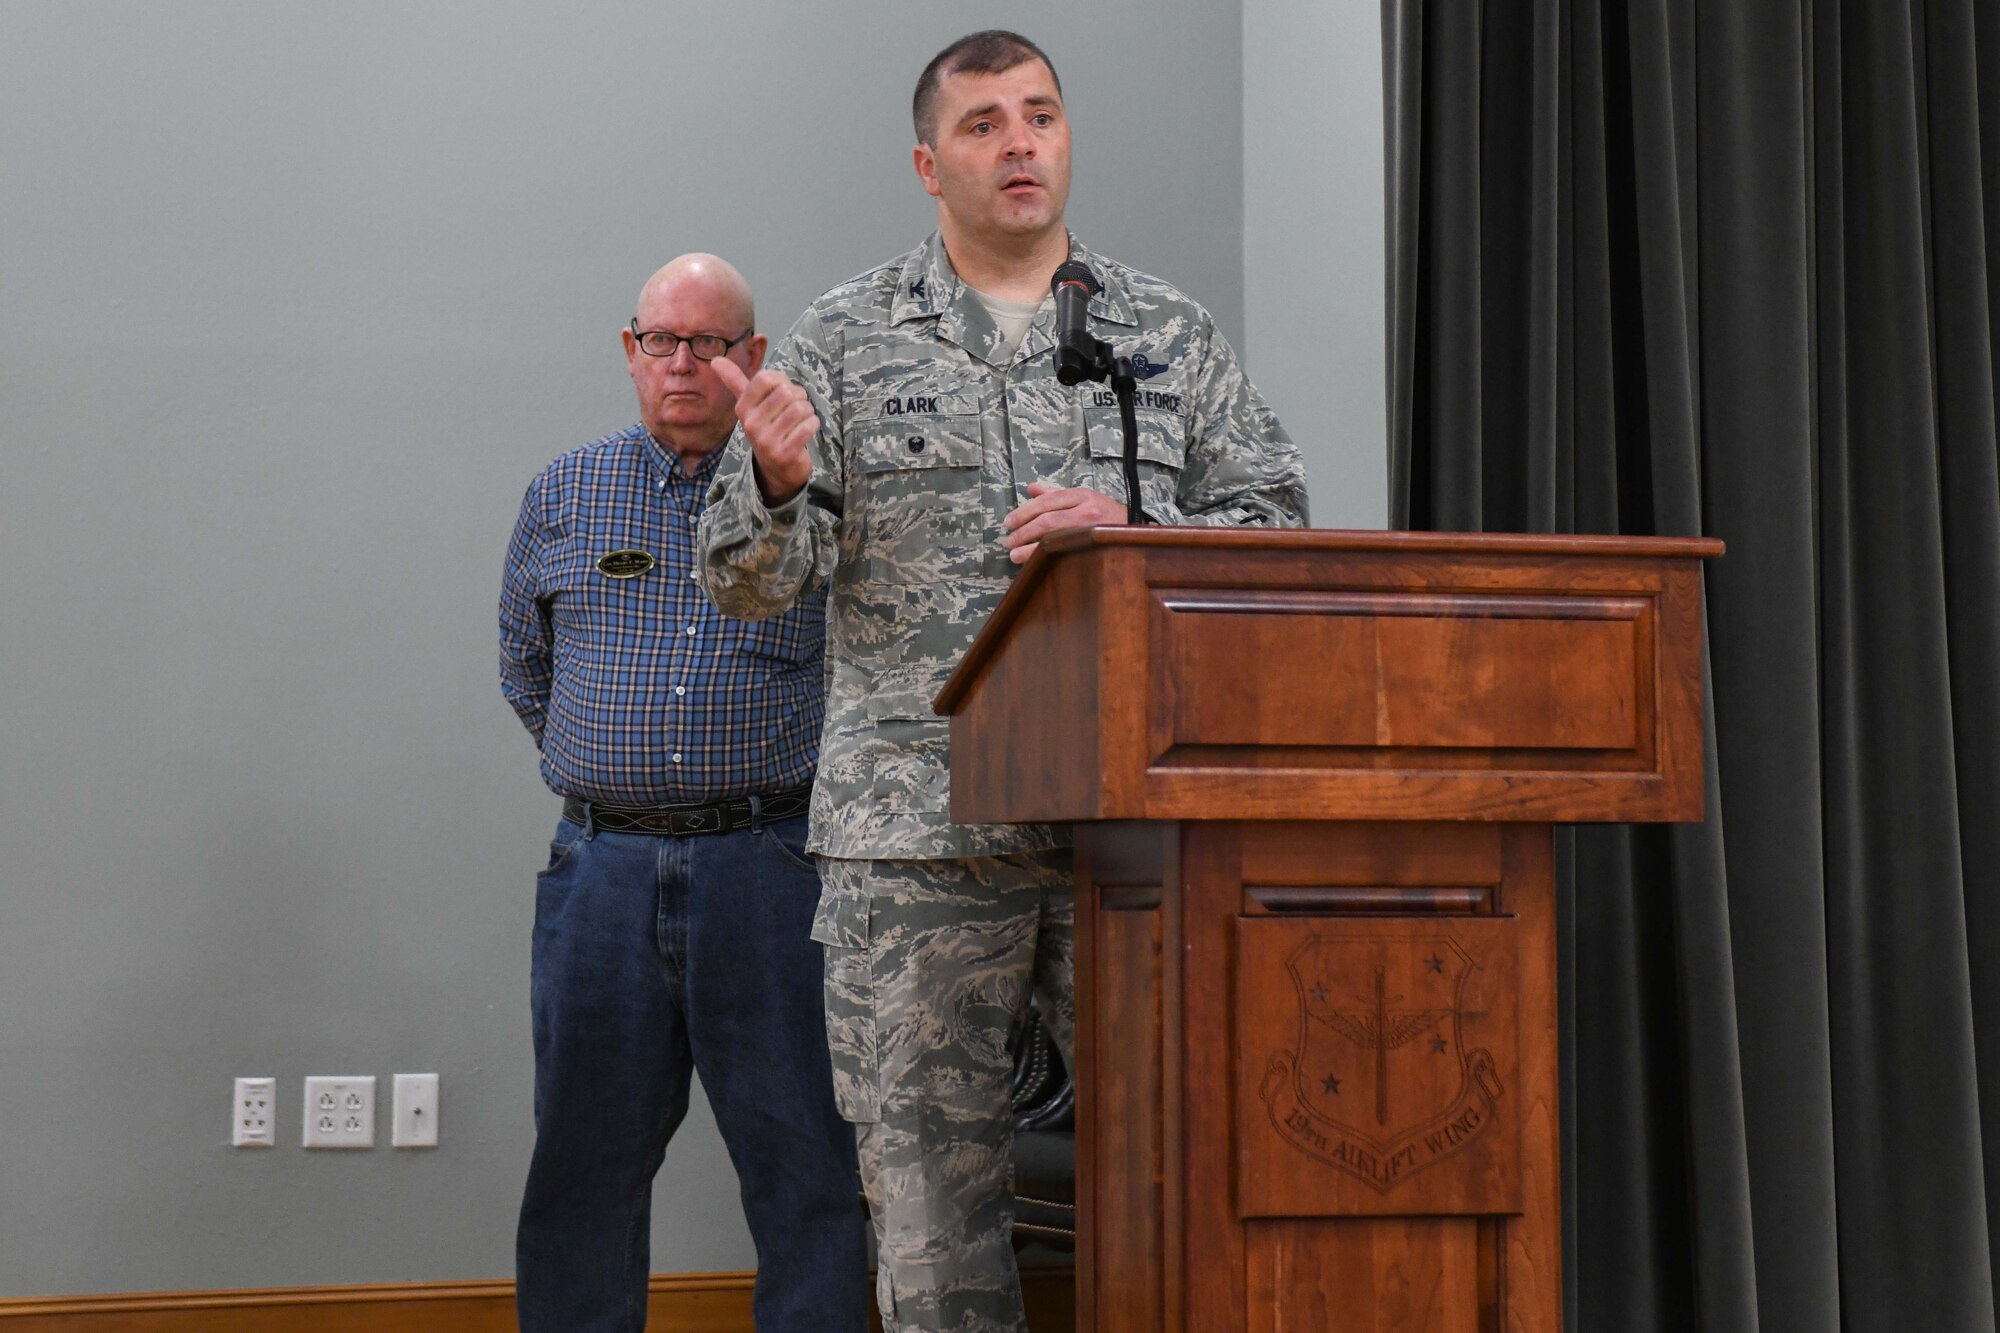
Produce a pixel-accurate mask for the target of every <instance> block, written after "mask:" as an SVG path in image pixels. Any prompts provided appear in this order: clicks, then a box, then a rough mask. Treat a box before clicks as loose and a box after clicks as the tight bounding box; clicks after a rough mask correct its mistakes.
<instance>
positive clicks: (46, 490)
mask: <svg viewBox="0 0 2000 1333" xmlns="http://www.w3.org/2000/svg"><path fill="white" fill-rule="evenodd" d="M1259 2H1260V3H1261V4H1262V5H1263V6H1264V7H1265V8H1268V5H1269V3H1271V0H1259ZM1293 9H1294V10H1295V12H1296V13H1297V14H1305V13H1308V12H1309V11H1308V9H1307V7H1306V6H1304V5H1303V4H1295V5H1294V6H1293ZM857 12H859V11H857V10H855V9H853V8H850V7H846V6H814V5H780V4H776V3H763V2H752V3H739V4H735V5H729V6H722V7H715V6H700V5H692V4H671V5H662V4H659V3H648V4H641V3H636V2H632V3H624V2H621V3H595V4H591V5H588V6H585V7H582V8H581V10H580V12H575V13H564V14H560V15H559V14H558V13H557V12H556V9H555V7H553V6H545V5H535V4H530V3H526V0H511V2H510V3H506V4H498V3H481V4H472V3H456V4H447V3H425V4H416V5H411V4H405V3H396V4H390V3H377V2H360V0H355V2H350V3H343V4H341V5H337V6H307V5H303V4H296V5H272V4H269V3H252V2H250V0H244V2H242V3H234V4H231V3H221V2H220V0H203V2H202V3H179V4H174V5H171V6H169V5H157V4H151V3H144V2H142V0H122V2H118V3H111V2H107V0H72V2H71V3H65V4H62V5H52V4H51V5H31V4H27V3H10V4H5V5H0V181H4V182H5V185H4V187H0V448H3V449H4V452H3V453H0V456H4V458H5V461H6V469H5V472H4V476H5V485H4V487H0V685H4V689H0V849H4V858H0V1015H4V1017H0V1296H9V1295H31V1294H54V1293H63V1292H73V1291H99V1290H103V1291H109V1290H140V1289H152V1288H194V1287H212V1286H267V1285H284V1284H294V1283H326V1282H352V1281H393V1280H402V1279H417V1278H441V1277H478V1276H503V1275H506V1274H507V1273H508V1272H509V1271H510V1270H511V1266H512V1252H511V1244H512V1241H511V1233H512V1215H513V1208H514V1204H515V1201H516V1198H517V1193H518V1189H519V1181H520V1176H521V1171H522V1168H523V1164H524V1163H525V1160H526V1155H527V1150H528V1146H529V1140H530V1127H529V1120H528V1112H529V1089H530V1070H529V1058H528V1027H527V1013H526V994H527V966H526V964H527V948H526V946H527V936H528V929H529V924H530V919H531V914H532V907H531V893H530V890H531V887H532V876H533V872H534V871H535V869H536V868H538V866H539V864H540V861H541V859H542V857H543V855H544V852H545V844H546V838H547V834H548V830H549V827H550V825H551V823H552V818H553V810H552V803H551V798H550V797H549V795H548V793H547V792H546V791H545V790H544V789H543V788H542V787H541V785H540V782H539V780H538V778H537V776H536V773H535V766H534V752H533V747H532V745H531V743H530V742H529V740H528V738H527V736H526V734H525V733H524V732H523V731H522V730H521V729H520V727H519V726H518V724H517V723H516V722H515V721H514V719H513V716H512V714H511V713H510V712H509V710H508V709H507V708H506V706H505V705H504V704H503V703H502V702H501V700H500V698H499V694H498V689H497V685H496V682H495V665H494V657H495V646H494V627H493V600H494V594H495V592H496V589H497V584H498V574H499V560H500V554H501V550H502V547H503V544H504V542H505V539H506V535H507V532H508V529H509V527H510V525H511V523H512V520H513V516H514V512H515V509H516V507H517V505H518V503H519V500H520V495H521V490H522V488H523V487H524V486H525V484H526V483H527V481H528V479H529V477H530V476H532V475H533V473H534V472H535V471H536V469H537V468H539V467H540V466H541V464H542V463H543V462H545V461H546V460H547V459H548V458H549V457H551V456H552V455H554V454H555V453H557V452H559V451H560V450H562V449H564V448H567V447H569V446H571V445H573V444H576V443H579V442H581V441H583V440H585V439H588V438H590V437H592V436H594V435H596V434H599V433H602V432H604V431H608V430H611V429H614V428H616V427H618V426H620V425H623V424H624V423H626V422H628V421H629V420H631V419H632V417H633V415H634V413H633V404H632V401H631V388H630V385H629V383H628V381H627V380H626V379H625V376H624V371H623V365H622V360H621V358H620V356H619V353H618V349H617V343H616V336H615V335H616V330H617V328H618V327H619V325H620V324H622V323H623V321H624V320H625V318H626V317H627V316H628V314H629V313H630V307H631V301H632V297H633V295H634V293H635V291H636V289H637V286H638V284H639V282H640V281H641V280H642V279H643V278H644V277H645V276H646V274H647V273H649V272H650V271H651V269H652V268H653V267H654V266H655V265H657V264H658V263H659V262H661V261H663V260H664V259H666V258H667V257H669V256H670V255H672V254H674V253H676V252H678V251H681V250H686V249H695V248H703V249H716V250H720V251H722V252H723V253H725V254H727V255H729V256H731V257H732V258H733V259H735V260H736V261H737V263H738V264H739V265H740V266H741V267H742V268H743V269H744V271H745V272H746V273H748V274H749V275H750V277H751V279H752V281H753V282H754V283H755V284H756V285H757V287H758V290H759V296H760V311H761V316H762V323H763V324H764V326H765V327H766V328H767V329H772V330H774V331H775V330H780V329H782V328H783V327H784V325H786V324H787V323H789V321H790V319H791V316H792V315H793V313H794V312H796V311H797V310H798V309H799V308H800V307H801V306H802V305H803V304H804V303H805V302H806V301H807V300H808V299H810V298H811V297H812V296H813V295H815V294H817V293H818V292H819V291H820V290H821V289H823V288H824V287H826V286H827V285H829V284H830V283H831V282H833V281H836V280H838V279H840V278H842V277H845V276H847V275H849V274H851V273H854V272H857V271H859V270H861V269H863V268H865V267H867V266H869V265H871V264H873V263H875V262H877V261H879V260H881V259H884V258H886V257H888V256H889V255H891V254H893V253H895V252H897V251H899V250H901V249H903V248H906V247H907V246H908V245H910V244H913V243H914V242H915V241H916V240H917V239H919V238H920V237H921V236H922V235H923V234H924V233H925V232H926V231H927V230H928V228H929V226H930V219H931V209H930V201H929V200H928V199H927V198H926V197H925V196H924V195H923V194H922V193H921V190H920V189H919V187H918V186H917V185H916V183H915V182H914V180H913V178H912V176H911V173H910V169H909V165H908V144H909V141H910V134H909V130H908V126H907V120H906V114H907V112H906V106H907V97H908V85H909V83H910V82H911V80H912V79H913V77H914V74H915V72H916V70H917V69H918V68H919V67H920V66H921V64H922V62H923V60H924V59H926V58H927V57H928V56H929V55H930V54H931V52H933V51H934V50H935V49H936V48H937V47H939V46H940V45H942V44H943V43H944V42H945V41H947V40H949V39H950V38H951V37H953V36H956V35H958V34H959V33H960V32H963V31H965V30H967V29H970V28H973V27H977V26H981V25H982V24H985V23H990V22H992V21H993V18H992V13H991V10H990V8H982V7H978V6H974V5H971V4H965V3H937V2H936V0H894V2H892V3H877V4H875V5H872V6H870V7H869V8H868V10H867V13H868V17H869V22H868V23H867V24H866V25H865V26H863V25H862V24H860V23H858V22H856V21H855V18H854V15H855V14H856V13H857ZM1005 21H1006V22H1008V23H1010V24H1013V25H1015V26H1018V27H1020V28H1022V29H1023V30H1025V31H1027V32H1029V33H1030V34H1035V35H1038V36H1039V37H1041V38H1043V39H1044V40H1046V41H1047V43H1048V45H1049V46H1050V47H1051V53H1052V54H1053V55H1054V57H1055V59H1056V61H1057V63H1058V65H1059V67H1060V68H1061V69H1062V72H1063V75H1064V79H1065V84H1066V87H1067V91H1068V94H1069V103H1070V108H1071V114H1072V116H1073V118H1074V120H1075V122H1076V124H1077V126H1078V136H1077V145H1076V155H1077V170H1078V186H1077V189H1076V192H1075V195H1074V197H1073V204H1072V220H1073V223H1074V225H1075V227H1076V229H1077V230H1078V232H1079V233H1080V234H1081V235H1083V236H1084V237H1085V238H1086V240H1087V241H1088V242H1089V243H1090V244H1092V245H1093V246H1096V247H1099V248H1101V249H1104V250H1107V251H1109V252H1110V253H1112V254H1115V255H1118V256H1119V257H1121V258H1123V259H1126V260H1127V261H1129V262H1132V263H1135V264H1138V265H1140V266H1142V267H1145V268H1148V269H1151V270H1153V271H1156V272H1160V273H1163V274H1166V275H1169V276H1171V277H1172V278H1173V280H1174V281H1176V282H1177V283H1178V284H1180V285H1181V286H1183V287H1184V288H1185V289H1186V290H1188V291H1189V292H1190V293H1192V294H1193V295H1195V296H1196V297H1197V298H1199V299H1201V300H1203V301H1205V302H1207V303H1208V304H1209V305H1210V306H1211V308H1212V309H1214V310H1215V312H1216V314H1217V316H1218V318H1219V320H1220V322H1221V324H1222V326H1223V328H1224V329H1225V330H1226V331H1227V332H1228V333H1229V334H1230V335H1231V336H1232V337H1233V338H1236V339H1237V340H1238V341H1239V342H1241V341H1243V338H1242V333H1243V326H1244V319H1245V296H1244V292H1245V277H1246V268H1247V269H1248V271H1249V275H1250V276H1251V278H1252V279H1253V281H1252V283H1251V285H1250V290H1251V291H1252V293H1253V297H1252V299H1253V300H1254V299H1256V298H1255V296H1254V293H1255V291H1256V290H1257V287H1256V282H1255V278H1256V275H1257V273H1258V272H1259V270H1258V268H1257V266H1256V265H1248V266H1246V263H1245V253H1244V247H1243V241H1242V228H1243V225H1244V221H1245V218H1246V216H1248V217H1250V218H1251V219H1252V220H1253V223H1254V220H1255V219H1256V218H1258V217H1259V216H1262V215H1261V214H1260V212H1259V210H1258V208H1257V207H1256V204H1255V201H1256V198H1257V197H1258V196H1257V195H1256V192H1254V191H1253V199H1252V202H1251V203H1248V204H1243V205H1239V203H1238V202H1237V201H1238V196H1239V192H1240V191H1241V190H1242V189H1243V187H1244V184H1245V178H1244V173H1245V166H1244V164H1245V162H1246V159H1251V160H1254V158H1255V156H1256V155H1255V154H1254V153H1250V154H1246V147H1245V129H1246V125H1245V105H1246V98H1245V88H1244V80H1243V77H1242V67H1243V66H1242V60H1243V43H1244V40H1245V35H1246V32H1250V31H1254V29H1252V28H1251V27H1250V25H1249V24H1248V23H1247V22H1246V11H1244V10H1241V9H1239V8H1238V6H1236V5H1214V4H1211V3H1207V0H1164V2H1163V3H1153V4H1147V5H1144V6H1140V5H1137V4H1134V5H1130V6H1122V5H1119V6H1114V5H1100V6H1093V7H1091V8H1089V9H1084V10H1081V11H1079V10H1077V9H1076V8H1074V7H1072V6H1069V5H1065V4H1059V3H1054V2H1052V0H1046V2H1038V3H1027V4H1022V5H1017V6H1016V7H1015V8H1014V9H1013V10H1011V11H1010V12H1009V14H1008V15H1007V17H1006V19H1005ZM1367 40H1369V41H1371V42H1372V41H1373V40H1374V38H1373V34H1372V20H1371V27H1370V32H1369V35H1368V37H1367ZM1300 95H1301V96H1302V97H1308V96H1317V95H1318V94H1317V92H1316V91H1315V90H1314V89H1313V88H1312V87H1311V85H1301V89H1300ZM1355 133H1356V135H1357V136H1358V137H1359V138H1363V139H1367V140H1368V141H1369V142H1370V143H1371V144H1376V143H1379V138H1380V134H1379V125H1377V126H1373V127H1367V128H1365V129H1363V128H1360V127H1357V128H1356V130H1355ZM1376 151H1378V152H1379V150H1376ZM1377 172H1378V174H1379V166H1378V167H1377ZM1266 197H1268V198H1269V199H1273V200H1276V201H1277V202H1279V203H1281V204H1282V203H1283V202H1284V200H1285V199H1286V198H1287V197H1288V196H1287V195H1285V194H1284V193H1283V191H1276V192H1268V193H1267V196H1266ZM1377 230H1378V231H1379V222H1378V223H1377ZM1369 282H1370V283H1372V284H1373V287H1371V288H1370V290H1371V291H1372V290H1376V289H1379V268H1378V270H1377V272H1376V273H1375V274H1371V275H1369ZM1272 318H1273V325H1272V327H1273V328H1274V330H1275V329H1282V328H1283V327H1284V325H1283V321H1284V319H1287V318H1296V312H1293V313H1292V314H1289V315H1287V314H1283V313H1282V312H1280V313H1274V315H1273V317H1272ZM1372 318H1373V320H1374V322H1373V323H1371V324H1370V325H1369V326H1368V330H1369V332H1368V333H1367V334H1365V335H1361V336H1360V339H1359V340H1360V341H1363V342H1365V341H1367V339H1368V338H1369V337H1374V336H1376V334H1375V330H1377V329H1379V309H1378V310H1377V311H1376V312H1375V314H1374V315H1373V316H1372ZM1290 336H1292V334H1291V331H1290V330H1286V331H1285V332H1284V337H1286V338H1289V337H1290ZM1278 341H1279V340H1277V339H1276V338H1275V337H1274V340H1273V344H1272V345H1273V347H1274V348H1275V347H1276V345H1277V343H1278ZM1261 345H1262V344H1261V343H1260V342H1259V341H1258V339H1257V338H1255V337H1253V338H1252V339H1251V340H1250V346H1251V347H1252V348H1258V347H1260V346H1261ZM1261 354H1262V353H1261V352H1256V353H1253V355H1261ZM1272 355H1273V361H1274V363H1275V362H1276V360H1277V354H1276V352H1275V350H1274V351H1273V354H1272ZM1251 369H1252V373H1253V375H1255V374H1257V373H1258V366H1257V364H1256V363H1255V361H1254V360H1253V361H1252V364H1251ZM1289 374H1290V372H1288V375H1289ZM1260 378H1262V377H1260ZM1310 379H1311V376H1310V374H1308V375H1305V376H1296V377H1291V378H1286V379H1285V380H1284V387H1280V385H1279V384H1278V383H1276V382H1273V383H1270V384H1267V386H1266V387H1267V391H1268V392H1269V393H1270V394H1271V397H1272V400H1273V402H1274V403H1275V404H1276V405H1277V407H1278V408H1279V410H1280V412H1281V413H1285V414H1286V415H1288V416H1291V415H1293V410H1292V407H1291V405H1290V403H1289V402H1288V401H1287V395H1288V394H1289V393H1291V392H1294V389H1293V387H1292V386H1294V385H1296V386H1297V388H1296V392H1297V393H1298V397H1297V398H1296V400H1295V401H1297V402H1299V403H1301V404H1304V403H1306V402H1307V401H1308V398H1307V397H1306V387H1307V386H1308V385H1309V384H1310ZM1377 383H1378V384H1379V377H1378V380H1377ZM1315 410H1317V409H1315ZM1298 433H1300V434H1301V435H1302V436H1304V435H1307V434H1308V432H1305V431H1303V430H1301V431H1299V432H1298ZM1328 447H1329V446H1328V445H1327V444H1326V443H1325V442H1324V441H1321V440H1318V439H1314V440H1312V441H1311V442H1310V443H1309V451H1310V452H1311V454H1312V456H1313V458H1314V463H1313V466H1314V469H1315V472H1314V476H1315V480H1316V481H1317V480H1318V478H1319V476H1320V475H1321V473H1322V472H1323V471H1324V470H1325V469H1326V468H1327V467H1328V466H1331V465H1330V464H1329V463H1328V462H1327V461H1326V458H1325V456H1324V455H1325V451H1326V449H1327V448H1328ZM1341 447H1342V448H1348V447H1350V444H1349V442H1348V441H1346V440H1345V439H1343V442H1342V446H1341ZM1351 447H1352V448H1354V449H1356V450H1361V451H1364V452H1366V451H1372V452H1373V455H1374V456H1377V457H1379V451H1380V445H1379V442H1378V441H1365V442H1364V441H1361V440H1360V439H1359V434H1358V432H1357V434H1356V438H1355V440H1354V442H1352V444H1351ZM1315 500H1316V503H1318V504H1319V506H1320V507H1319V511H1318V512H1319V514H1320V520H1319V521H1321V522H1322V523H1325V522H1328V521H1329V519H1328V518H1327V513H1328V510H1327V509H1326V507H1325V505H1324V502H1323V500H1321V497H1318V496H1316V497H1315ZM419 1070H436V1071H438V1072H439V1073H440V1074H441V1075H442V1077H443V1088H444V1105H443V1114H442V1117H441V1125H442V1132H443V1145H444V1146H443V1147H441V1148H440V1149H438V1150H436V1151H435V1152H422V1153H410V1152H395V1151H392V1150H390V1149H389V1148H388V1147H387V1146H386V1144H387V1116H386V1114H385V1115H382V1116H381V1117H380V1119H379V1122H378V1133H379V1134H380V1138H379V1142H380V1143H382V1145H383V1146H381V1147H378V1148H377V1149H376V1150H375V1151H374V1152H372V1153H361V1154H341V1153H307V1152H305V1151H303V1150H301V1149H300V1148H299V1147H298V1146H297V1145H298V1136H299V1107H298V1100H299V1080H300V1078H301V1077H302V1076H303V1075H305V1074H307V1073H373V1074H376V1075H378V1076H381V1079H382V1084H383V1091H384V1093H385V1094H386V1091H387V1084H388V1076H389V1075H391V1074H393V1073H395V1072H398V1071H419ZM239 1074H271V1075H276V1076H277V1077H278V1079H279V1082H280V1117H279V1125H278V1128H279V1145H280V1146H279V1147H278V1148H277V1149H275V1150H271V1151H237V1150H232V1149H230V1148H229V1147H228V1146H227V1110H228V1104H229V1094H230V1080H231V1078H232V1076H235V1075H239ZM655 1219H656V1220H655V1238H654V1256H653V1257H654V1266H655V1267H656V1268H657V1269H661V1270H700V1269H726V1268H741V1267H748V1266H749V1265H750V1263H751V1252H750V1246H749V1241H748V1237H747V1233H746V1232H745V1230H744V1228H743V1226H742V1222H741V1219H740V1215H739V1210H738V1208H737V1206H736V1204H735V1203H734V1202H733V1183H732V1178H731V1175H730V1172H729V1169H728V1166H727V1163H726V1160H725V1158H724V1156H723V1154H722V1149H721V1145H720V1142H719V1140H718V1139H717V1137H716V1135H715V1132H714V1129H713V1125H712V1123H710V1122H709V1120H708V1119H707V1115H706V1110H705V1108H703V1107H701V1106H699V1105H697V1108H696V1109H695V1111H694V1112H693V1114H692V1115H691V1116H690V1122H689V1124H688V1126H687V1127H686V1128H685V1129H684V1130H683V1132H682V1134H681V1136H680V1138H679V1139H678V1140H677V1141H676V1143H675V1145H674V1147H673V1149H672V1150H671V1151H670V1153H669V1158H668V1164H667V1167H666V1169H665V1171H664V1172H663V1173H662V1175H661V1178H660V1181H659V1188H658V1206H657V1207H656V1210H655Z"/></svg>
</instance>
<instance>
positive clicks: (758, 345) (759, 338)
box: [627, 330, 771, 377]
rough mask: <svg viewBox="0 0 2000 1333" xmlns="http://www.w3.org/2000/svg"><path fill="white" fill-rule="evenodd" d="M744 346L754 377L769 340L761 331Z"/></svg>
mask: <svg viewBox="0 0 2000 1333" xmlns="http://www.w3.org/2000/svg"><path fill="white" fill-rule="evenodd" d="M627 332H630V330H627ZM744 346H745V347H746V348H748V349H749V352H750V358H749V360H750V374H751V375H752V376H753V377H754V376H755V375H756V374H757V372H758V371H760V370H762V369H763V368H764V353H765V351H766V350H767V349H769V347H770V346H771V340H770V339H769V338H766V337H765V336H764V335H763V334H761V333H757V334H752V335H751V337H750V341H749V342H747V343H745V344H744Z"/></svg>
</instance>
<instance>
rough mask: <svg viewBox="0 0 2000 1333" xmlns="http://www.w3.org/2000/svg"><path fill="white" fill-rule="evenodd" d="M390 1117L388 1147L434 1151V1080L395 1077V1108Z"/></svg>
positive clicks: (424, 1076) (433, 1076)
mask: <svg viewBox="0 0 2000 1333" xmlns="http://www.w3.org/2000/svg"><path fill="white" fill-rule="evenodd" d="M391 1114H392V1117H393V1118H392V1119H391V1120H390V1122H389V1123H390V1126H391V1127H390V1130H389V1143H390V1145H391V1146H392V1147H396V1148H435V1147H437V1146H438V1076H437V1075H436V1074H398V1075H396V1104H395V1106H394V1108H393V1110H392V1112H391Z"/></svg>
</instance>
